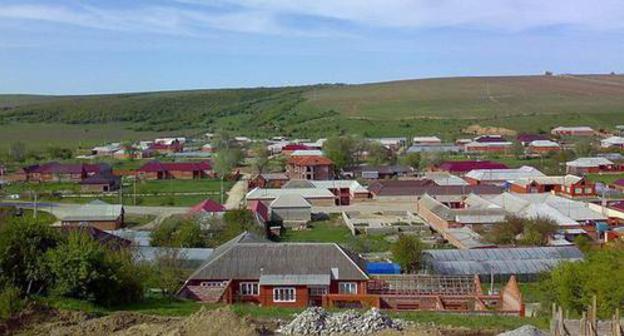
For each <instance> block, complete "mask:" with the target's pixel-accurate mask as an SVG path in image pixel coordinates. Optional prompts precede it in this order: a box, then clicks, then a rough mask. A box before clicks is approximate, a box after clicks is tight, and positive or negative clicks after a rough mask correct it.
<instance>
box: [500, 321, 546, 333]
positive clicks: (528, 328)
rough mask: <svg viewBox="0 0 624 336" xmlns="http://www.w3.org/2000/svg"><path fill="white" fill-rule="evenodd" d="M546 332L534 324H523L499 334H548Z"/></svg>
mask: <svg viewBox="0 0 624 336" xmlns="http://www.w3.org/2000/svg"><path fill="white" fill-rule="evenodd" d="M547 335H548V334H546V333H545V332H543V331H541V330H539V329H537V328H536V327H534V326H532V325H529V324H527V325H523V326H522V327H520V328H518V329H514V330H510V331H506V332H504V333H502V334H498V335H497V336H547Z"/></svg>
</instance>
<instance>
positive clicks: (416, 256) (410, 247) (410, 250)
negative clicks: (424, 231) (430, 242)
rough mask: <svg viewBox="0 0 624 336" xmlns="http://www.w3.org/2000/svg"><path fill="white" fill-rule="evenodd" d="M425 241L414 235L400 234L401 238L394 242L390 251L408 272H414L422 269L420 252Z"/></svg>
mask: <svg viewBox="0 0 624 336" xmlns="http://www.w3.org/2000/svg"><path fill="white" fill-rule="evenodd" d="M422 250H423V243H422V242H421V241H420V239H418V238H417V237H414V236H407V235H404V234H402V235H400V236H399V239H398V240H397V241H396V242H395V243H394V244H392V247H391V248H390V251H391V252H392V258H393V259H394V261H395V262H396V263H397V264H399V265H401V268H402V269H403V271H404V272H406V273H412V272H415V271H418V270H419V269H420V254H421V252H422Z"/></svg>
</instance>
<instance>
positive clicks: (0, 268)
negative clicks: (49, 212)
mask: <svg viewBox="0 0 624 336" xmlns="http://www.w3.org/2000/svg"><path fill="white" fill-rule="evenodd" d="M58 243H59V237H58V235H57V233H56V232H55V231H54V230H53V229H52V228H51V227H50V226H49V225H47V224H44V223H43V222H40V221H37V220H35V219H31V218H18V219H10V220H8V223H6V224H5V225H3V226H2V227H0V279H3V280H4V282H6V283H7V284H9V285H11V286H15V287H17V288H19V289H20V290H21V291H22V293H24V294H26V295H28V294H31V293H42V292H45V290H46V289H47V287H48V285H49V280H50V279H49V276H48V275H49V274H48V265H47V263H46V253H47V251H49V250H51V249H53V248H55V247H56V246H57V244H58Z"/></svg>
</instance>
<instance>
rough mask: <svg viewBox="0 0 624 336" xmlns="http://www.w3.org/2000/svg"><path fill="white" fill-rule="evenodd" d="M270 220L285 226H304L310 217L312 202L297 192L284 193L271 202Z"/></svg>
mask: <svg viewBox="0 0 624 336" xmlns="http://www.w3.org/2000/svg"><path fill="white" fill-rule="evenodd" d="M269 209H270V211H271V221H272V222H273V223H279V224H282V225H283V226H285V227H300V226H305V225H306V224H307V223H308V222H309V221H310V220H311V219H312V204H310V202H308V201H306V199H305V198H303V196H301V195H299V194H284V195H281V196H279V197H277V198H276V199H275V200H273V202H271V204H270V206H269Z"/></svg>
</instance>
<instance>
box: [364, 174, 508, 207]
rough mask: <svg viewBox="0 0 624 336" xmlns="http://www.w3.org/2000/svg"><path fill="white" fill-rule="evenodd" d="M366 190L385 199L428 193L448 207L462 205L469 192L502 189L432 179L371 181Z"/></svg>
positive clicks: (499, 190)
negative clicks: (452, 183)
mask: <svg viewBox="0 0 624 336" xmlns="http://www.w3.org/2000/svg"><path fill="white" fill-rule="evenodd" d="M368 191H369V192H370V193H371V195H372V197H373V198H374V199H378V200H387V201H408V202H411V201H413V202H416V201H417V199H418V198H419V197H421V196H423V195H425V194H428V195H430V196H432V197H434V198H436V199H438V200H440V201H441V202H443V203H444V204H445V205H447V206H448V207H450V208H460V207H462V202H463V201H464V198H465V197H466V196H467V195H470V194H493V195H495V194H500V193H502V192H503V189H502V188H500V187H498V186H495V185H489V184H483V185H438V184H436V183H435V182H434V181H432V180H426V179H420V180H406V181H396V180H380V181H376V182H374V183H371V184H370V185H369V186H368Z"/></svg>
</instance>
